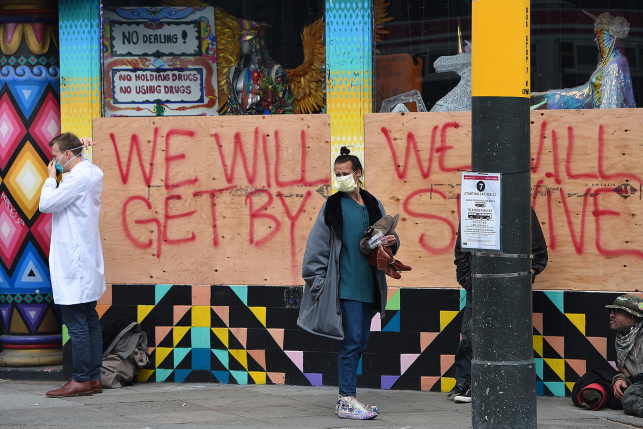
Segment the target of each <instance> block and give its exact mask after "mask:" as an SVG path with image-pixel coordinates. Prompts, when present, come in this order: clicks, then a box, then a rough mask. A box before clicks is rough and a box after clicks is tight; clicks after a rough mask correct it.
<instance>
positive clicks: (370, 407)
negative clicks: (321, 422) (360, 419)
mask: <svg viewBox="0 0 643 429" xmlns="http://www.w3.org/2000/svg"><path fill="white" fill-rule="evenodd" d="M355 400H357V398H355ZM341 401H342V395H341V394H339V393H338V394H337V404H335V414H337V412H338V411H339V403H340V402H341ZM357 402H358V403H359V404H360V405H361V406H362V407H363V408H365V409H367V410H371V411H372V412H374V413H379V412H380V407H378V406H376V405H364V403H363V402H360V401H357Z"/></svg>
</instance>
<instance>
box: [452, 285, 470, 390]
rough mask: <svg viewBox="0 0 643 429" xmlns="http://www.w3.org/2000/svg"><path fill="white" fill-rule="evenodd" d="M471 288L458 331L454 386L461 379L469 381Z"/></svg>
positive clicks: (461, 380) (460, 381)
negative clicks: (460, 335)
mask: <svg viewBox="0 0 643 429" xmlns="http://www.w3.org/2000/svg"><path fill="white" fill-rule="evenodd" d="M471 289H472V288H469V290H468V291H467V298H466V299H467V302H466V304H465V306H464V317H463V318H462V328H460V333H461V334H462V339H461V340H460V344H458V350H456V352H455V383H456V386H457V385H459V384H460V383H462V382H463V381H471V359H472V358H473V351H472V349H471V344H470V342H469V337H470V336H471V330H470V328H471V326H470V325H471V312H472V310H473V299H472V295H471Z"/></svg>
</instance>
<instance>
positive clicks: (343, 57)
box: [326, 0, 373, 177]
mask: <svg viewBox="0 0 643 429" xmlns="http://www.w3.org/2000/svg"><path fill="white" fill-rule="evenodd" d="M371 7H372V6H371V2H370V1H365V0H327V1H326V79H327V83H326V91H327V93H326V100H327V102H326V103H327V111H328V113H329V114H330V130H331V131H330V132H331V158H332V160H334V159H335V158H336V157H337V156H338V155H339V149H340V148H341V147H342V146H348V147H349V148H350V149H351V153H354V154H355V155H357V156H358V157H359V158H360V159H361V160H362V162H364V114H366V113H371V112H372V100H373V98H372V91H371V88H372V68H373V57H372V43H373V42H372V9H371ZM331 162H332V161H331ZM364 168H365V170H366V171H368V168H367V166H365V167H364ZM331 177H334V175H331Z"/></svg>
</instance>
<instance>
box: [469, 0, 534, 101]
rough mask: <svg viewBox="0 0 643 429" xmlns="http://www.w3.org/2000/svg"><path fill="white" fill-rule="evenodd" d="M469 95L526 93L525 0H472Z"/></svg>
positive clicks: (528, 43)
mask: <svg viewBox="0 0 643 429" xmlns="http://www.w3.org/2000/svg"><path fill="white" fill-rule="evenodd" d="M472 7H473V10H472V15H473V20H472V22H473V28H472V37H471V38H472V40H471V44H472V47H471V56H472V58H471V70H472V80H471V95H472V96H473V97H529V93H530V91H531V82H530V78H529V77H530V63H529V61H530V59H529V51H530V50H529V45H530V37H531V36H530V34H529V29H530V22H529V12H530V9H529V0H474V1H473V3H472Z"/></svg>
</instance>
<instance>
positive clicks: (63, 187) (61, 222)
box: [40, 161, 105, 305]
mask: <svg viewBox="0 0 643 429" xmlns="http://www.w3.org/2000/svg"><path fill="white" fill-rule="evenodd" d="M102 193H103V172H102V171H101V169H100V168H98V167H97V166H95V165H93V164H91V163H90V162H89V161H81V162H79V163H78V164H77V165H75V166H74V167H73V168H72V169H71V171H70V172H69V174H67V175H66V176H65V178H64V179H63V181H62V182H60V185H59V186H58V187H56V180H54V179H47V180H45V184H44V185H43V187H42V191H41V193H40V211H41V212H42V213H52V228H51V247H50V250H49V273H50V274H51V286H52V289H53V292H54V302H55V303H56V304H59V305H72V304H82V303H85V302H92V301H97V300H98V299H99V298H100V297H101V296H102V295H103V292H105V267H104V265H103V249H102V246H101V242H100V233H99V230H98V218H99V214H100V206H101V200H100V198H101V195H102Z"/></svg>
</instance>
